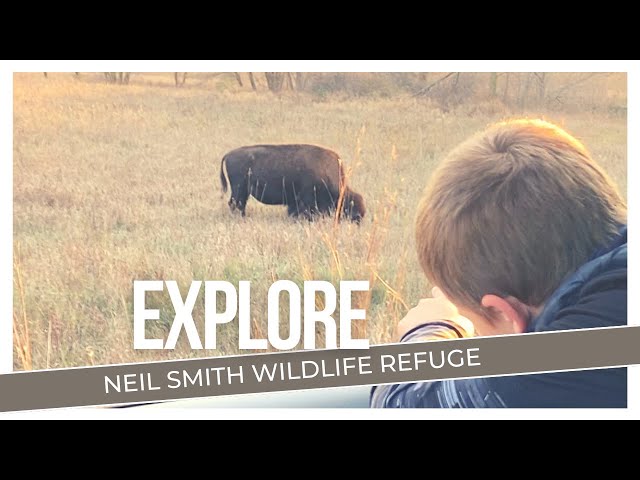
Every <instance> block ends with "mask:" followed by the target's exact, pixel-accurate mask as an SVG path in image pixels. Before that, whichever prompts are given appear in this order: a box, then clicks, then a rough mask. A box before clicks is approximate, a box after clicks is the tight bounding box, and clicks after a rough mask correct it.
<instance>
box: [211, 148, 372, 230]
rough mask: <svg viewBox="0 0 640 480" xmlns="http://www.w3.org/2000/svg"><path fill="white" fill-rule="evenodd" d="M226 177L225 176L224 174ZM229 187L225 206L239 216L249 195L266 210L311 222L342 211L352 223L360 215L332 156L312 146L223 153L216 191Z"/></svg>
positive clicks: (359, 201) (360, 206)
mask: <svg viewBox="0 0 640 480" xmlns="http://www.w3.org/2000/svg"><path fill="white" fill-rule="evenodd" d="M225 173H226V175H225ZM227 178H228V183H229V184H230V185H231V198H230V199H229V207H230V208H231V210H232V211H233V210H235V209H236V208H237V209H239V210H240V211H241V212H242V216H244V215H245V209H246V206H247V200H248V199H249V195H251V196H253V197H254V198H255V199H256V200H258V201H260V202H262V203H265V204H267V205H286V206H287V210H288V213H289V216H291V217H298V216H301V217H303V218H306V219H308V220H312V219H313V218H314V216H317V215H331V214H333V213H335V211H336V210H337V204H338V202H339V198H340V192H341V189H342V191H343V196H342V202H341V205H342V212H343V214H344V215H345V216H346V217H347V218H349V219H350V220H352V221H354V222H358V223H359V222H360V220H362V218H363V217H364V214H365V206H364V200H363V198H362V195H360V194H359V193H356V192H354V191H353V190H351V188H349V186H348V185H347V184H346V179H345V175H344V168H343V166H342V161H341V160H340V157H339V156H338V154H337V153H335V152H333V151H331V150H328V149H326V148H322V147H318V146H315V145H253V146H248V147H240V148H237V149H235V150H232V151H230V152H229V153H227V154H226V155H225V156H224V157H223V158H222V162H221V164H220V182H221V183H222V190H223V191H224V192H226V191H227Z"/></svg>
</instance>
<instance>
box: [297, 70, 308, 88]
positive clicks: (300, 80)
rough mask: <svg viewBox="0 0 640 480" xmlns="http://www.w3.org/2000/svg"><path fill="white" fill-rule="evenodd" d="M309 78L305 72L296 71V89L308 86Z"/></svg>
mask: <svg viewBox="0 0 640 480" xmlns="http://www.w3.org/2000/svg"><path fill="white" fill-rule="evenodd" d="M307 78H308V77H307V75H306V74H305V73H303V72H298V73H296V89H298V90H304V89H305V88H306V87H307Z"/></svg>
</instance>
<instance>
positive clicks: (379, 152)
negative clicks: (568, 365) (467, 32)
mask: <svg viewBox="0 0 640 480" xmlns="http://www.w3.org/2000/svg"><path fill="white" fill-rule="evenodd" d="M164 75H165V76H166V77H167V79H168V80H170V76H169V74H164ZM161 78H164V77H161V76H151V75H150V76H148V77H141V76H136V75H133V76H132V81H131V84H130V85H127V86H120V85H110V84H106V83H105V82H104V81H103V79H102V76H101V75H99V74H82V75H81V76H79V77H75V76H73V75H71V74H49V75H48V78H44V76H43V75H42V74H36V73H33V74H16V75H15V78H14V192H13V194H14V197H13V198H14V256H15V258H16V263H15V265H16V266H15V268H14V285H15V288H14V332H15V333H14V337H15V338H14V350H15V355H14V358H15V367H16V369H25V368H26V369H29V368H38V369H39V368H45V367H50V368H60V367H71V366H81V365H93V364H108V363H122V362H136V361H149V360H163V359H172V358H188V357H195V356H203V355H217V354H220V355H227V354H233V353H239V352H238V349H237V324H236V323H235V322H232V323H230V324H227V325H223V326H221V327H220V328H219V329H218V337H217V341H218V349H217V350H215V351H192V350H191V349H190V348H189V346H188V344H187V343H186V341H185V339H184V338H183V339H181V341H180V342H179V344H178V347H177V348H176V350H175V351H135V350H134V349H133V337H132V327H133V314H132V311H133V304H132V294H133V281H134V280H152V279H157V280H176V281H178V283H179V285H180V287H181V291H182V294H183V296H184V295H186V289H187V287H188V286H189V284H190V282H191V281H192V280H227V281H230V282H232V283H234V284H236V285H237V282H238V281H240V280H249V281H250V282H251V302H250V303H251V304H250V308H251V318H252V322H253V323H252V333H253V334H254V335H257V336H261V337H263V336H264V335H265V334H266V331H267V328H266V299H267V291H268V289H269V286H270V285H271V284H272V283H273V282H274V281H276V280H278V279H289V280H293V281H295V282H296V283H298V284H299V285H302V282H304V281H305V280H312V279H315V280H327V281H330V282H332V283H334V284H335V285H337V284H338V282H339V281H340V280H369V282H370V284H371V289H370V291H369V292H367V293H366V294H363V295H357V296H356V298H355V299H354V305H355V306H357V307H360V308H365V309H366V310H367V321H366V323H365V322H360V323H358V322H356V324H355V327H354V335H356V336H365V335H366V336H367V337H368V338H369V339H370V341H371V342H372V343H381V342H387V341H389V340H390V338H391V335H392V332H393V329H394V327H395V324H396V323H397V321H398V320H399V319H400V318H402V316H403V315H404V314H405V313H406V311H407V309H408V308H410V307H411V306H412V305H415V304H416V302H417V300H418V299H419V298H420V297H422V296H425V295H426V294H427V292H428V291H429V285H427V284H426V281H425V279H424V278H423V275H422V272H421V271H420V268H419V266H418V264H417V259H416V254H415V252H414V239H413V221H414V215H415V208H416V203H417V200H418V197H419V196H420V193H421V191H422V189H423V187H424V185H425V183H426V181H427V179H428V177H429V175H430V173H431V171H432V170H433V168H434V166H435V165H436V163H437V162H438V161H439V160H440V159H441V158H442V156H443V155H444V154H445V153H446V151H447V150H449V149H450V148H451V147H453V146H454V145H455V144H457V143H458V142H460V141H461V140H463V139H464V138H465V137H467V136H468V135H470V134H472V133H473V132H475V131H477V130H478V129H481V128H483V127H485V126H486V125H487V124H489V123H491V122H493V121H496V120H501V119H504V118H505V117H508V116H512V115H513V114H512V113H510V112H507V111H505V110H504V109H502V108H485V107H483V108H478V107H477V106H476V105H463V106H460V107H458V108H456V109H453V110H450V111H449V112H443V111H442V110H440V109H438V108H435V107H433V106H431V105H430V104H429V103H428V102H426V101H424V100H421V99H416V98H409V97H403V98H359V99H347V100H343V101H323V102H316V101H313V100H312V99H310V98H308V97H305V96H304V95H283V96H281V97H276V96H273V95H271V94H269V93H268V92H258V93H253V92H246V91H242V92H240V91H234V89H233V87H232V85H233V83H232V82H233V80H231V82H227V81H226V80H224V81H223V80H222V79H223V78H225V77H223V76H211V75H209V76H207V75H204V74H203V75H200V76H198V75H197V74H193V75H192V74H189V79H188V82H187V84H186V85H185V86H184V87H182V88H173V87H170V84H169V83H167V84H164V83H162V82H161V81H160V80H159V79H161ZM225 82H226V83H225ZM586 110H588V109H586ZM572 111H573V110H572ZM525 113H528V114H529V115H531V116H543V117H544V118H547V119H549V120H551V121H554V122H556V123H559V124H560V125H562V126H564V127H566V128H567V129H568V130H569V131H571V132H572V133H574V134H575V135H576V136H578V137H579V138H580V139H581V140H583V141H584V142H585V144H586V145H587V146H588V147H589V148H590V149H591V151H592V153H593V155H594V157H595V158H596V159H597V160H598V161H599V162H600V163H601V164H602V165H603V166H604V168H605V169H606V170H607V171H608V172H609V173H610V174H611V175H612V177H613V178H614V179H615V181H616V182H617V183H618V185H619V186H620V187H621V189H622V190H623V191H624V192H625V195H626V184H627V177H626V118H624V117H622V116H614V115H610V114H604V113H593V112H592V111H590V110H588V111H585V112H583V113H580V114H575V113H571V114H568V113H567V114H562V113H558V112H554V113H545V112H525ZM295 142H300V143H314V144H319V145H324V146H327V147H329V148H332V149H334V150H336V151H337V152H339V153H340V154H341V156H342V158H343V159H344V163H345V166H346V168H347V171H348V173H349V181H350V184H351V186H352V187H353V188H354V189H355V190H356V191H358V192H360V193H362V194H363V195H364V197H365V201H366V205H367V216H366V217H365V219H364V221H363V223H362V224H361V225H360V226H357V225H354V224H351V223H349V222H340V223H336V222H335V221H334V219H325V220H321V221H318V222H314V223H308V222H305V221H292V220H291V219H289V218H287V216H286V209H285V208H281V207H269V206H265V205H261V204H259V203H258V202H256V201H255V200H250V201H249V204H248V207H247V217H246V218H244V219H243V218H241V217H240V216H239V215H237V214H235V215H234V214H232V213H231V212H230V211H229V209H228V207H227V204H226V201H227V197H226V196H223V195H222V191H221V188H220V184H219V176H218V173H219V167H220V160H221V158H222V156H223V154H224V153H226V152H227V151H229V150H231V149H233V148H236V147H239V146H242V145H250V144H256V143H295ZM218 302H219V304H220V305H221V302H222V299H219V300H218ZM323 302H324V300H323V298H322V296H320V295H319V296H318V297H317V298H316V304H317V306H318V308H321V307H322V306H323V305H324V303H323ZM147 303H148V306H149V307H150V308H159V309H160V310H161V315H160V320H159V321H158V322H155V326H153V327H149V332H150V334H153V335H157V336H158V337H159V338H160V337H162V338H166V335H167V334H168V329H169V327H170V325H171V322H172V320H173V314H174V312H173V309H172V307H171V303H170V300H169V297H168V294H167V293H166V291H165V292H164V293H162V294H155V293H154V294H148V302H147ZM281 315H282V316H283V319H286V318H287V311H286V309H284V307H283V308H282V309H281ZM203 316H204V301H203V295H202V294H201V295H200V297H199V299H198V302H197V304H196V307H195V310H194V318H195V319H196V322H197V323H198V325H199V328H201V327H202V322H203ZM200 331H201V333H202V332H203V330H202V328H201V330H200ZM285 331H286V329H285V330H283V332H285ZM317 333H318V339H319V345H318V347H322V346H323V342H324V332H323V331H322V329H319V331H318V332H317ZM245 353H246V352H245Z"/></svg>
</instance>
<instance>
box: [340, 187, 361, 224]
mask: <svg viewBox="0 0 640 480" xmlns="http://www.w3.org/2000/svg"><path fill="white" fill-rule="evenodd" d="M343 210H344V214H345V215H346V216H347V217H348V218H350V219H351V221H352V222H356V223H360V221H361V220H362V219H363V217H364V214H365V213H366V209H365V207H364V198H362V195H360V194H359V193H356V192H354V191H353V190H350V189H347V191H346V192H345V195H344V203H343Z"/></svg>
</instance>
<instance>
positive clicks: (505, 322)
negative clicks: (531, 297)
mask: <svg viewBox="0 0 640 480" xmlns="http://www.w3.org/2000/svg"><path fill="white" fill-rule="evenodd" d="M482 306H483V307H484V308H486V309H487V310H488V312H489V315H490V316H491V318H492V319H493V320H494V321H497V322H500V325H499V326H498V328H499V329H500V330H502V331H504V332H505V333H524V332H525V331H526V329H527V324H528V323H529V312H528V310H527V308H526V306H525V305H524V304H523V303H522V302H521V301H520V300H518V299H517V298H514V297H507V298H502V297H499V296H498V295H485V296H484V297H482Z"/></svg>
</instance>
